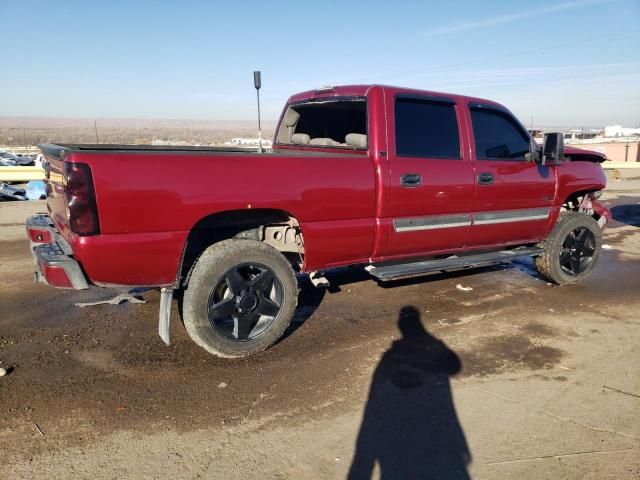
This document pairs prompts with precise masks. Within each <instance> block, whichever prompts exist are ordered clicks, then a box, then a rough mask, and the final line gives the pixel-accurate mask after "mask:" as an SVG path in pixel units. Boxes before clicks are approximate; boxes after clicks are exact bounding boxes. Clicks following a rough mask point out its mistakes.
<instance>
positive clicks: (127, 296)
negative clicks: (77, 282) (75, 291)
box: [75, 293, 147, 308]
mask: <svg viewBox="0 0 640 480" xmlns="http://www.w3.org/2000/svg"><path fill="white" fill-rule="evenodd" d="M125 302H129V303H147V301H146V300H145V299H144V298H142V296H141V295H139V294H136V295H132V294H131V293H121V294H119V295H116V296H115V297H113V298H107V299H105V300H98V301H97V302H85V303H76V304H75V305H76V307H80V308H84V307H93V306H95V305H120V304H122V303H125Z"/></svg>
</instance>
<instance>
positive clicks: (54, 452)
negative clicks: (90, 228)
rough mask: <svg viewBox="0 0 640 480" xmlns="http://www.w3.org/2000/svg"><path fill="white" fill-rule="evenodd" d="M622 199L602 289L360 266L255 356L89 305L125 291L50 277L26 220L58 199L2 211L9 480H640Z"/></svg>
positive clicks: (498, 272)
mask: <svg viewBox="0 0 640 480" xmlns="http://www.w3.org/2000/svg"><path fill="white" fill-rule="evenodd" d="M604 199H605V201H606V202H607V203H608V205H609V206H610V207H615V208H614V214H615V218H616V220H615V221H614V222H613V224H612V225H611V226H610V228H609V229H607V230H606V231H605V232H606V233H605V240H604V241H605V244H606V245H607V247H608V248H606V249H605V250H603V252H602V257H601V260H600V262H599V265H598V266H597V268H596V270H595V272H594V273H593V275H592V276H591V277H590V278H589V280H588V281H586V282H585V283H584V284H581V285H572V286H565V287H556V286H551V285H548V284H547V283H546V282H544V281H542V280H540V279H539V278H538V277H537V276H536V275H535V273H534V271H533V270H532V269H531V262H529V261H522V262H519V263H515V264H508V265H500V266H496V267H490V268H482V269H476V270H473V271H466V272H459V273H449V274H440V275H432V276H429V277H424V278H419V279H412V280H407V281H401V282H395V283H394V284H392V285H390V286H387V285H380V284H378V283H376V282H374V281H373V280H371V279H370V278H368V277H367V276H366V275H365V274H364V273H362V272H359V271H343V272H339V273H335V274H333V275H332V276H331V277H330V280H331V281H332V284H333V285H334V287H333V288H332V289H331V291H329V292H326V291H323V290H316V289H313V288H310V287H307V286H305V288H303V290H302V293H301V304H302V308H301V310H300V314H299V316H298V318H297V321H296V322H295V324H294V326H293V327H292V328H291V330H290V331H289V332H288V334H287V336H286V337H285V338H284V339H283V340H282V341H281V342H280V343H278V344H277V345H276V346H274V347H273V348H271V349H269V350H268V351H266V352H264V353H262V354H259V355H256V356H253V357H251V358H248V359H242V360H223V359H218V358H215V357H212V356H210V355H208V354H207V353H206V352H205V351H204V350H202V349H200V348H198V347H197V346H196V345H194V344H193V343H192V342H191V341H190V339H189V338H188V336H187V335H186V333H185V331H184V329H183V327H182V325H181V324H180V320H179V315H178V312H177V308H176V306H175V305H174V311H173V314H172V316H173V324H172V332H171V333H172V339H173V344H172V345H171V346H170V347H166V346H165V345H164V344H163V343H162V342H161V341H160V339H159V338H158V337H157V309H158V303H159V294H158V293H157V292H155V291H149V292H146V293H145V294H144V297H145V299H146V300H147V303H146V304H142V305H132V304H122V305H117V306H113V305H101V306H95V307H86V308H82V309H81V308H79V307H76V306H75V305H74V304H75V303H76V302H85V301H93V300H98V299H103V298H109V297H111V296H113V295H115V294H117V293H120V292H121V291H114V290H106V289H98V288H95V289H91V290H89V291H85V292H73V291H61V290H56V289H53V288H50V287H47V286H44V285H39V284H35V283H33V280H32V260H31V258H30V254H29V251H28V242H27V241H26V239H25V237H24V228H23V227H22V224H23V222H24V219H25V218H26V217H27V216H28V215H30V214H32V213H34V212H36V211H43V210H45V208H46V206H45V205H44V203H43V202H20V203H17V202H3V203H0V278H1V280H0V362H2V363H0V367H2V368H5V369H7V370H9V373H8V374H7V375H5V376H3V377H0V451H1V452H2V457H3V460H2V462H0V478H8V479H9V478H34V477H44V478H65V479H66V478H87V479H89V478H90V479H102V478H168V477H174V478H224V479H236V478H237V479H247V478H261V479H264V478H273V479H300V478H317V479H333V478H344V477H346V476H347V474H348V473H349V472H350V471H351V474H352V477H351V478H369V476H371V475H373V478H380V477H382V478H469V477H471V478H486V479H501V478H553V479H557V478H593V479H604V478H611V479H625V478H638V477H639V476H640V463H639V460H638V458H640V440H639V439H640V422H639V420H638V419H639V416H638V412H639V411H640V371H639V369H640V352H639V350H640V328H639V327H640V316H639V315H638V312H639V311H640V299H639V297H638V283H637V282H638V278H639V277H640V204H639V202H640V179H637V178H629V175H627V176H626V178H624V179H623V180H615V181H614V180H612V181H611V182H610V185H609V189H608V191H607V193H606V195H605V197H604ZM458 284H460V285H462V286H464V287H471V288H473V290H469V291H463V290H460V289H458V288H456V286H457V285H458Z"/></svg>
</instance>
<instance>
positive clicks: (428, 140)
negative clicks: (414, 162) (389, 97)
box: [395, 97, 460, 160]
mask: <svg viewBox="0 0 640 480" xmlns="http://www.w3.org/2000/svg"><path fill="white" fill-rule="evenodd" d="M395 126H396V155H398V156H401V157H422V158H435V159H453V160H455V159H460V139H459V137H458V122H457V120H456V110H455V106H454V105H453V104H452V103H449V102H438V101H431V100H423V99H420V98H402V97H399V98H397V99H396V103H395Z"/></svg>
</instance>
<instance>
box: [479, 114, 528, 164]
mask: <svg viewBox="0 0 640 480" xmlns="http://www.w3.org/2000/svg"><path fill="white" fill-rule="evenodd" d="M471 122H472V123H473V135H474V137H475V141H476V158H478V159H480V160H495V159H498V160H524V159H525V157H524V155H525V154H526V153H528V152H529V149H530V145H529V138H528V137H527V136H526V135H525V134H524V132H523V131H522V129H521V128H519V127H518V126H517V125H516V124H515V122H514V120H513V119H512V118H511V117H510V116H509V115H507V114H505V113H502V112H498V111H495V110H486V109H482V108H471Z"/></svg>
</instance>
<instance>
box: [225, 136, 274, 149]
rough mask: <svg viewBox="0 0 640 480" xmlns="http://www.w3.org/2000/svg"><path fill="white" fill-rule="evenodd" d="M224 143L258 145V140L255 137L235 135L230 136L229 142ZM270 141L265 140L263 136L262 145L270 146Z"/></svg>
mask: <svg viewBox="0 0 640 480" xmlns="http://www.w3.org/2000/svg"><path fill="white" fill-rule="evenodd" d="M224 143H225V145H258V143H260V140H259V139H257V138H246V137H236V138H232V139H231V141H230V142H224ZM271 143H272V142H271V140H266V139H264V138H263V139H262V146H263V147H270V146H271Z"/></svg>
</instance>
